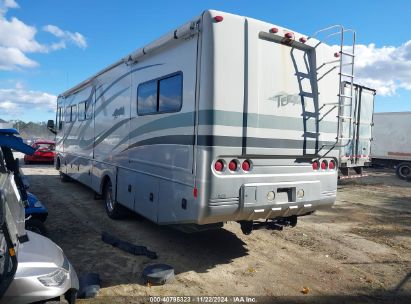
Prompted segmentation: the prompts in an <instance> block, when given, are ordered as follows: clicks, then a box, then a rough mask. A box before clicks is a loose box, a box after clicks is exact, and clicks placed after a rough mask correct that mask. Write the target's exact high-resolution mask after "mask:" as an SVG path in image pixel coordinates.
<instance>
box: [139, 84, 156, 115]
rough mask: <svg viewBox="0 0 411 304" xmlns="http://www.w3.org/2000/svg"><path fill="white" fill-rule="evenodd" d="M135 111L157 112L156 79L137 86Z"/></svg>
mask: <svg viewBox="0 0 411 304" xmlns="http://www.w3.org/2000/svg"><path fill="white" fill-rule="evenodd" d="M137 91H138V104H137V111H138V114H140V115H145V114H151V113H155V112H157V81H156V80H154V81H149V82H146V83H143V84H140V85H139V86H138V89H137Z"/></svg>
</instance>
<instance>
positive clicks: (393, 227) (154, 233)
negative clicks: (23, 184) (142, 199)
mask: <svg viewBox="0 0 411 304" xmlns="http://www.w3.org/2000/svg"><path fill="white" fill-rule="evenodd" d="M23 172H24V174H26V176H27V177H28V178H29V180H30V183H31V188H30V191H32V192H33V193H34V194H36V195H37V196H38V197H39V198H40V199H41V200H42V201H43V202H44V203H45V205H46V206H47V207H48V208H49V212H50V214H49V218H48V220H47V222H46V226H47V228H48V231H49V237H50V238H51V239H52V240H53V241H54V242H56V243H57V244H58V245H59V246H60V247H62V248H63V250H64V252H65V253H66V255H67V256H68V258H69V260H70V261H71V262H72V264H73V265H74V267H75V268H76V270H77V273H78V274H79V275H81V274H84V273H86V272H97V273H99V274H100V276H101V279H102V287H103V288H102V289H101V290H100V292H99V294H98V297H97V298H96V299H92V300H81V301H80V302H81V303H89V302H93V303H96V302H113V301H117V302H121V303H134V302H139V301H141V298H140V299H139V298H137V297H134V296H147V295H151V296H153V295H156V296H158V295H170V296H176V295H178V296H182V295H188V296H194V295H196V296H200V295H203V296H211V295H225V296H238V295H244V296H245V295H247V296H270V297H271V298H266V300H267V299H269V300H268V301H271V300H273V299H275V300H277V301H280V302H281V301H283V302H289V301H294V302H299V303H308V302H310V303H311V302H315V303H318V302H324V303H328V302H333V303H334V302H345V303H352V302H358V303H382V302H387V303H406V302H408V303H411V183H409V182H406V181H402V180H399V179H397V177H396V176H395V175H394V172H393V171H392V170H371V169H370V170H368V173H369V176H368V177H365V178H362V179H356V180H352V181H343V182H342V183H341V185H340V186H339V189H338V199H337V202H336V204H335V205H334V207H333V208H332V209H329V210H324V211H320V212H317V213H315V214H313V215H310V216H306V217H303V218H300V219H299V223H298V225H297V227H295V228H287V229H285V230H284V231H267V230H259V231H254V232H253V233H252V234H251V235H249V236H246V235H243V234H242V233H241V230H240V227H239V225H238V224H237V223H231V222H230V223H227V224H226V225H225V226H224V229H221V230H219V231H207V232H202V233H198V234H191V235H187V234H184V233H181V232H179V231H175V230H173V229H171V228H168V227H160V226H156V225H154V224H152V223H150V222H148V221H146V220H144V219H142V218H140V217H138V216H137V215H131V216H130V217H129V218H128V219H125V220H121V221H113V220H111V219H109V218H108V217H107V216H106V214H105V210H104V206H103V202H102V201H101V200H94V194H93V192H92V191H91V190H89V189H88V188H86V187H84V186H82V185H80V184H78V183H76V182H69V183H62V182H61V181H60V179H59V176H58V174H57V171H56V170H55V169H54V168H53V167H52V166H46V165H27V166H24V167H23ZM102 231H107V232H109V233H111V234H113V235H116V236H117V237H119V238H121V239H124V240H127V241H129V242H132V243H134V244H141V245H144V246H147V247H148V248H149V249H150V250H153V251H156V252H157V254H158V256H159V258H158V260H155V261H153V260H150V259H149V258H147V257H142V256H133V255H131V254H128V253H125V252H122V251H120V250H119V249H116V248H114V247H111V246H110V245H107V244H105V243H103V242H102V241H101V232H102ZM153 262H163V263H167V264H170V265H172V266H174V268H175V271H176V280H174V281H173V282H172V283H170V284H166V285H163V286H146V285H144V284H143V281H142V279H141V272H142V270H143V268H144V267H145V266H147V265H149V264H151V263H153ZM304 288H305V291H306V292H307V294H303V289H304ZM290 297H291V298H290ZM108 299H109V300H108Z"/></svg>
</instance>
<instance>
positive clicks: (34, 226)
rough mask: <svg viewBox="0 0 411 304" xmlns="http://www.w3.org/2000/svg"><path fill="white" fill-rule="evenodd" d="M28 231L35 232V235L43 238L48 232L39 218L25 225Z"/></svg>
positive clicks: (30, 220) (32, 219)
mask: <svg viewBox="0 0 411 304" xmlns="http://www.w3.org/2000/svg"><path fill="white" fill-rule="evenodd" d="M25 226H26V230H30V231H33V232H35V233H38V234H41V235H43V236H47V230H46V227H45V226H44V224H43V222H42V221H40V220H39V219H37V218H33V217H32V218H31V219H29V220H28V221H26V223H25Z"/></svg>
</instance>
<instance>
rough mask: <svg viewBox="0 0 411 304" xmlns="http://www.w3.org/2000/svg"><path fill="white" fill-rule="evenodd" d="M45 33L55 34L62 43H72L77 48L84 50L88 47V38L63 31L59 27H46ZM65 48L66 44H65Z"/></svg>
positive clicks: (44, 28)
mask: <svg viewBox="0 0 411 304" xmlns="http://www.w3.org/2000/svg"><path fill="white" fill-rule="evenodd" d="M43 31H45V32H49V33H50V34H53V35H54V36H56V37H57V38H61V41H60V43H64V42H71V43H74V44H75V45H76V46H78V47H80V48H83V49H84V48H86V47H87V42H86V38H84V36H83V35H82V34H80V33H78V32H75V33H72V32H69V31H63V30H62V29H60V28H59V27H58V26H55V25H51V24H49V25H46V26H44V27H43ZM61 45H63V44H61ZM64 47H65V44H64Z"/></svg>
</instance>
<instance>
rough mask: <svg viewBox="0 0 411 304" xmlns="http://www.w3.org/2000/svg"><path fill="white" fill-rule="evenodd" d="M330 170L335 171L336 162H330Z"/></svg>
mask: <svg viewBox="0 0 411 304" xmlns="http://www.w3.org/2000/svg"><path fill="white" fill-rule="evenodd" d="M328 169H331V170H334V169H335V161H333V160H330V162H329V164H328Z"/></svg>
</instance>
